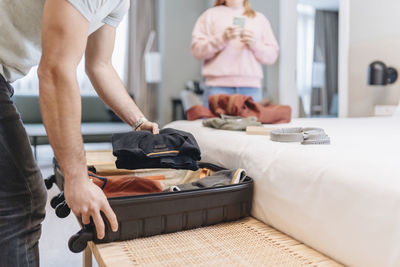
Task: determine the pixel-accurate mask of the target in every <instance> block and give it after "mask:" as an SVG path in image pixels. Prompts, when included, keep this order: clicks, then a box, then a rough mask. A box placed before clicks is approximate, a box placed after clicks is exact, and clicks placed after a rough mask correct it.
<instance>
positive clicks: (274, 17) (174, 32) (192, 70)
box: [157, 0, 280, 125]
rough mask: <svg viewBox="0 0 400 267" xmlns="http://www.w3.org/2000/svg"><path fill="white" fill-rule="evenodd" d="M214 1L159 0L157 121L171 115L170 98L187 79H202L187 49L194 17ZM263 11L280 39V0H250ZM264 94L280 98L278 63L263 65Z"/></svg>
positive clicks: (199, 67) (196, 63) (161, 122)
mask: <svg viewBox="0 0 400 267" xmlns="http://www.w3.org/2000/svg"><path fill="white" fill-rule="evenodd" d="M212 3H214V1H212V0H207V1H199V0H159V1H158V3H157V8H158V22H157V24H158V25H157V27H158V35H159V38H158V40H159V48H160V51H161V54H162V58H163V63H162V69H163V71H162V72H163V78H162V82H161V84H160V87H159V90H160V91H159V109H158V110H159V114H158V118H159V122H160V124H161V125H164V124H165V123H168V122H170V121H171V118H172V115H171V114H172V107H171V98H172V97H179V96H180V92H181V91H182V90H183V89H184V87H185V83H186V81H188V80H201V79H202V75H201V63H200V62H199V61H197V60H196V59H195V58H193V56H192V55H191V52H190V44H191V35H192V30H193V27H194V24H195V22H196V20H197V18H198V17H199V16H200V15H201V13H203V12H204V11H205V10H206V9H207V8H208V7H210V6H211V5H212ZM252 4H253V6H254V8H255V9H256V10H258V11H260V12H262V13H263V14H265V15H266V16H267V17H268V18H269V20H270V22H271V25H272V28H273V30H274V32H275V35H276V37H277V38H279V16H280V15H279V0H252ZM264 73H265V77H266V79H264V85H263V87H264V95H265V96H267V97H270V98H272V99H273V100H274V101H279V90H278V88H279V62H278V63H276V64H275V65H274V66H268V67H265V68H264Z"/></svg>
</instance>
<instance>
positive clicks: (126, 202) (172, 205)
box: [45, 160, 253, 253]
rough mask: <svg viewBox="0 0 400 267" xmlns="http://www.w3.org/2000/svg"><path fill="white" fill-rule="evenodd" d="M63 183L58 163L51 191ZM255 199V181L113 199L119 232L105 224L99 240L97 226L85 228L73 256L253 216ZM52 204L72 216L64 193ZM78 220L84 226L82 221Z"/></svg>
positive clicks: (74, 242)
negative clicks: (110, 244) (89, 248)
mask: <svg viewBox="0 0 400 267" xmlns="http://www.w3.org/2000/svg"><path fill="white" fill-rule="evenodd" d="M199 166H200V167H201V168H208V169H211V170H213V171H219V170H223V168H220V167H218V166H215V165H212V164H206V163H199ZM92 171H93V170H92ZM63 181H64V178H63V175H62V173H61V171H60V168H59V166H58V164H57V162H56V161H55V160H54V175H53V176H51V177H49V178H48V179H46V181H45V182H46V187H47V188H48V189H50V188H51V187H52V184H53V183H55V184H56V185H57V186H58V187H59V188H60V190H61V191H63ZM252 197H253V180H252V179H251V178H250V177H247V178H246V179H245V181H244V182H243V183H240V184H234V185H228V186H221V187H213V188H202V189H197V190H190V191H180V192H163V193H156V194H148V195H137V196H130V197H117V198H109V199H108V201H109V203H110V206H111V208H112V209H113V210H114V212H115V214H116V215H117V219H118V224H119V228H118V231H117V232H112V231H111V228H110V225H109V223H108V221H107V220H104V222H105V225H106V229H105V236H104V238H103V239H102V240H98V239H97V235H96V230H95V227H94V225H93V223H91V224H89V225H83V227H82V230H80V231H79V232H78V233H76V234H75V235H73V236H72V237H71V238H70V240H69V242H68V245H69V248H70V250H71V251H72V252H75V253H78V252H81V251H83V250H84V249H85V248H86V246H87V242H89V241H93V242H94V243H108V242H114V241H124V240H131V239H135V238H139V237H148V236H153V235H158V234H164V233H172V232H177V231H182V230H188V229H193V228H198V227H203V226H209V225H214V224H218V223H222V222H228V221H234V220H238V219H241V218H244V217H247V216H249V215H250V211H251V205H252ZM50 203H51V206H52V207H53V208H55V209H56V214H57V216H58V217H61V218H63V217H66V216H68V215H69V213H70V210H69V208H68V206H67V204H66V202H65V199H64V196H63V192H61V193H60V194H59V195H58V196H56V197H54V198H53V199H52V200H51V202H50ZM103 219H104V218H103ZM78 220H79V222H80V223H81V225H82V222H81V219H80V218H78Z"/></svg>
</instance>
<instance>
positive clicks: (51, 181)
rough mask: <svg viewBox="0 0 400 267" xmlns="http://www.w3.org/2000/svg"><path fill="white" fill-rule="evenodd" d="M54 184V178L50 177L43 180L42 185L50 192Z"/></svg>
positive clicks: (53, 176)
mask: <svg viewBox="0 0 400 267" xmlns="http://www.w3.org/2000/svg"><path fill="white" fill-rule="evenodd" d="M55 183H56V176H55V175H51V176H49V177H48V178H47V179H44V184H45V185H46V188H47V190H50V189H51V188H52V187H53V184H55Z"/></svg>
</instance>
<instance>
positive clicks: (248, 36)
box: [240, 30, 257, 48]
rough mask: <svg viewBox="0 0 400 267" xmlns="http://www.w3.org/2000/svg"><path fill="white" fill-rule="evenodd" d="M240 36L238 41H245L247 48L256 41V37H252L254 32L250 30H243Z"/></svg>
mask: <svg viewBox="0 0 400 267" xmlns="http://www.w3.org/2000/svg"><path fill="white" fill-rule="evenodd" d="M240 37H241V40H240V41H242V42H243V43H245V44H246V45H247V46H248V47H249V48H253V47H254V45H255V44H256V42H257V40H256V38H255V37H254V33H253V32H252V31H250V30H243V31H242V34H241V36H240Z"/></svg>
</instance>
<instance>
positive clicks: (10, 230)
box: [0, 75, 47, 267]
mask: <svg viewBox="0 0 400 267" xmlns="http://www.w3.org/2000/svg"><path fill="white" fill-rule="evenodd" d="M12 94H13V89H12V87H11V86H10V85H9V84H8V83H7V82H6V81H5V80H4V79H3V77H2V76H1V75H0V267H8V266H16V267H20V266H23V267H26V266H28V267H31V266H32V267H33V266H35V267H36V266H39V238H40V234H41V222H42V221H43V219H44V216H45V206H46V199H47V192H46V189H45V186H44V182H43V179H42V175H41V173H40V171H39V168H38V167H37V165H36V162H35V160H34V158H33V154H32V149H31V146H30V144H29V140H28V137H27V134H26V132H25V129H24V126H23V125H22V121H21V119H20V116H19V114H18V112H17V110H16V108H15V106H14V104H13V102H12V101H11V96H12Z"/></svg>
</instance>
